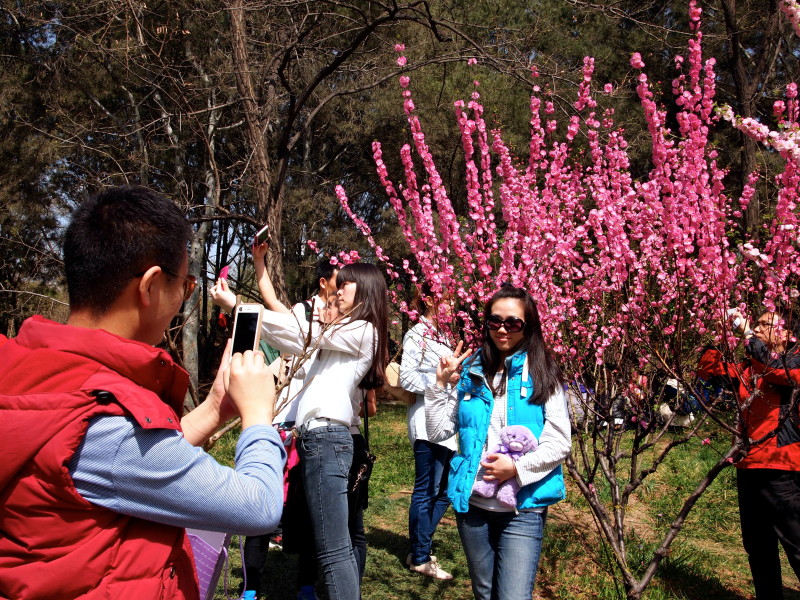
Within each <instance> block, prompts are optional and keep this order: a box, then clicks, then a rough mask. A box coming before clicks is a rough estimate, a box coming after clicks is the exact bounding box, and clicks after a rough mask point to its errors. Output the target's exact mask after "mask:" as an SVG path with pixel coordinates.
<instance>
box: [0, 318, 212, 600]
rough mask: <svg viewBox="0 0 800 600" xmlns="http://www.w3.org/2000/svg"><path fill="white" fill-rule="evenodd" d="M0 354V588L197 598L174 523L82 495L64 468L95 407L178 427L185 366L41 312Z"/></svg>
mask: <svg viewBox="0 0 800 600" xmlns="http://www.w3.org/2000/svg"><path fill="white" fill-rule="evenodd" d="M0 365H2V370H1V371H0V392H1V393H2V395H0V414H2V417H0V435H2V441H3V445H2V448H3V450H2V457H0V597H1V598H14V599H23V598H41V599H45V598H46V599H48V600H55V599H59V598H64V599H67V598H70V599H72V598H81V599H87V600H88V599H95V598H97V599H99V598H103V599H116V598H119V599H122V598H125V599H132V598H147V599H148V600H149V599H151V598H169V599H173V598H175V599H186V600H197V599H198V598H199V591H198V584H197V575H196V573H195V569H194V562H193V558H192V552H191V547H190V546H189V542H188V539H187V537H186V532H185V531H184V529H183V528H180V527H171V526H167V525H160V524H157V523H153V522H150V521H145V520H143V519H138V518H135V517H129V516H126V515H123V514H119V513H115V512H113V511H110V510H108V509H105V508H102V507H99V506H96V505H93V504H91V503H89V502H88V501H86V500H84V499H83V498H82V497H81V496H80V495H79V493H78V492H77V490H76V489H75V486H74V484H73V482H72V479H71V477H70V473H69V469H68V463H69V461H70V459H71V458H72V456H73V454H74V453H75V450H76V448H77V447H78V445H79V444H80V442H81V440H82V439H83V436H84V435H85V433H86V429H87V426H88V420H89V418H91V417H93V416H95V415H127V416H131V417H133V418H134V419H135V420H136V422H137V423H138V424H139V425H140V426H141V427H143V428H167V429H180V419H179V417H178V414H179V413H180V411H181V410H182V408H181V407H182V403H183V398H184V393H185V391H186V386H187V383H188V377H187V375H186V372H185V371H183V370H182V369H181V368H180V367H178V366H177V365H175V364H174V363H173V361H172V360H171V358H170V357H169V355H168V354H167V353H166V352H164V351H163V350H158V349H155V348H153V347H151V346H147V345H145V344H141V343H139V342H135V341H132V340H127V339H123V338H120V337H118V336H116V335H113V334H110V333H108V332H106V331H103V330H97V329H84V328H78V327H71V326H68V325H59V324H57V323H53V322H51V321H48V320H46V319H43V318H41V317H33V318H31V319H28V320H27V321H26V322H25V323H24V324H23V326H22V327H21V328H20V331H19V335H18V336H17V338H15V339H14V340H10V341H9V342H8V343H6V344H5V345H3V346H2V347H0ZM100 391H103V392H107V393H105V394H103V393H98V392H100Z"/></svg>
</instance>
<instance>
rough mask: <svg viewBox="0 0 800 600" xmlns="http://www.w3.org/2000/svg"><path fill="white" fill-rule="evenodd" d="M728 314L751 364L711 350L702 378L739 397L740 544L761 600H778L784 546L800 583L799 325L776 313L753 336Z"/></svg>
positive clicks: (735, 315)
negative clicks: (721, 383)
mask: <svg viewBox="0 0 800 600" xmlns="http://www.w3.org/2000/svg"><path fill="white" fill-rule="evenodd" d="M731 313H732V314H731V318H732V320H733V322H734V323H736V324H737V325H738V326H739V327H738V328H739V330H740V331H741V333H742V334H743V335H744V338H745V350H746V352H747V359H746V360H745V361H743V362H741V363H733V362H726V361H725V360H724V359H723V356H722V354H721V353H720V352H719V351H718V350H715V349H708V350H706V351H705V352H704V353H703V354H702V356H701V358H700V363H699V365H698V372H697V374H698V376H699V377H700V378H701V379H705V380H710V379H712V378H715V379H717V380H718V381H719V380H723V381H727V382H728V383H729V384H730V385H732V386H733V388H734V390H733V391H734V392H735V393H736V395H737V397H738V401H739V408H740V414H741V422H740V426H741V432H742V437H743V439H744V440H745V446H744V456H743V457H742V458H741V460H738V461H737V462H736V467H737V471H736V476H737V477H736V481H737V489H738V494H739V518H740V521H741V526H742V543H743V545H744V549H745V551H746V552H747V556H748V560H749V562H750V571H751V573H752V575H753V585H754V587H755V591H756V598H757V600H780V599H781V598H783V585H782V581H781V564H780V557H779V545H780V546H783V549H784V551H785V552H786V556H787V558H788V559H789V564H790V565H791V566H792V569H794V572H795V574H796V575H798V577H800V412H799V411H798V393H797V390H798V388H800V345H798V344H797V341H798V338H800V319H798V318H797V317H795V316H794V315H793V314H792V313H791V312H790V311H787V310H782V309H776V310H775V311H774V312H773V311H770V312H765V313H764V314H762V315H761V316H760V317H759V318H758V321H756V322H755V324H754V326H753V328H752V329H751V326H750V322H749V321H748V320H747V319H746V318H745V317H744V316H743V315H742V314H741V313H740V312H739V311H738V310H732V311H731ZM737 319H738V321H737Z"/></svg>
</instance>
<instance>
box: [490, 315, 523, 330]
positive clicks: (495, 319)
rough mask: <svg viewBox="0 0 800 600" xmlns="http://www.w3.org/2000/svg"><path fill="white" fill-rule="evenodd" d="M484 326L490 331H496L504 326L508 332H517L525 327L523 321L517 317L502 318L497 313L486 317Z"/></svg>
mask: <svg viewBox="0 0 800 600" xmlns="http://www.w3.org/2000/svg"><path fill="white" fill-rule="evenodd" d="M486 326H487V327H488V328H489V329H491V330H492V331H497V330H498V329H500V328H501V327H505V329H506V331H507V332H508V333H519V332H520V331H522V330H523V329H525V321H523V320H522V319H518V318H517V317H508V318H507V319H503V318H502V317H500V316H499V315H491V316H490V317H489V318H488V319H486Z"/></svg>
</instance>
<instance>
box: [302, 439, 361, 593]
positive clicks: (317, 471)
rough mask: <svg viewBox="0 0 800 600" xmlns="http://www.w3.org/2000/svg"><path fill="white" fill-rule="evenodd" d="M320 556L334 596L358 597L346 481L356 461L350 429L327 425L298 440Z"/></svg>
mask: <svg viewBox="0 0 800 600" xmlns="http://www.w3.org/2000/svg"><path fill="white" fill-rule="evenodd" d="M298 451H299V453H300V459H301V464H302V466H303V483H304V484H305V490H306V498H307V500H308V509H309V514H310V516H311V523H312V525H313V527H314V543H315V546H316V549H317V558H318V560H319V564H320V566H321V567H322V575H323V579H324V581H325V586H326V588H327V590H328V597H329V598H330V600H358V599H359V597H360V585H359V572H358V566H357V563H356V559H355V556H354V554H353V544H352V541H351V539H350V531H349V527H348V522H349V507H348V500H347V480H348V474H349V472H350V467H351V465H352V463H353V438H352V437H351V435H350V430H349V428H347V427H344V426H341V425H333V424H328V425H327V426H323V427H316V428H314V429H311V430H309V431H306V432H305V433H303V434H302V435H301V436H300V443H299V444H298Z"/></svg>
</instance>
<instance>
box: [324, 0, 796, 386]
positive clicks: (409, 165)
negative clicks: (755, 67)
mask: <svg viewBox="0 0 800 600" xmlns="http://www.w3.org/2000/svg"><path fill="white" fill-rule="evenodd" d="M787 4H788V3H787ZM689 16H690V20H691V27H692V31H693V32H694V36H693V38H692V39H690V40H689V44H688V52H687V53H686V56H685V57H683V56H679V57H676V60H675V63H676V71H677V74H676V76H675V79H674V80H673V81H672V93H673V95H674V97H675V104H676V105H677V107H678V112H677V114H675V115H674V120H673V121H672V122H674V123H675V124H676V125H674V126H672V125H670V124H669V123H670V122H669V121H668V120H667V113H666V109H665V108H664V107H662V106H660V105H659V104H658V103H657V102H656V101H655V94H654V92H653V90H652V88H651V85H650V83H649V80H648V77H647V74H646V73H645V72H644V71H642V70H643V69H644V68H645V64H644V62H643V61H642V58H641V56H640V55H638V54H634V55H633V57H632V58H631V65H632V67H634V68H636V69H638V70H640V71H642V72H641V73H640V74H639V75H638V86H637V94H638V97H639V100H640V103H641V106H642V110H643V117H644V119H645V121H646V123H647V130H648V132H649V137H650V144H651V147H652V150H651V162H652V168H651V170H650V172H649V173H648V174H647V176H645V177H643V178H641V179H639V180H636V179H635V178H634V177H633V175H632V173H631V168H630V161H629V157H628V152H627V151H628V142H627V140H626V139H625V135H624V131H623V130H621V129H620V128H619V127H618V126H617V125H616V124H615V121H614V113H613V110H612V109H605V110H603V109H601V108H600V107H599V105H598V101H597V99H596V96H600V95H602V94H603V93H605V94H609V93H611V92H612V91H613V86H612V85H611V84H604V85H599V86H596V85H595V82H594V60H593V59H591V58H588V57H587V58H586V59H585V60H584V66H583V79H582V81H581V83H580V85H579V87H578V91H577V98H576V100H575V102H574V104H573V107H574V113H573V114H572V115H571V116H570V118H569V120H568V122H567V123H566V127H565V130H564V133H563V134H562V135H559V134H558V132H559V123H558V122H557V120H556V119H555V118H554V117H553V114H554V112H555V109H554V107H553V103H552V101H551V100H550V99H549V95H548V94H547V92H546V91H545V92H542V88H541V86H540V85H538V84H537V85H534V87H533V94H532V96H531V101H530V110H531V117H530V135H531V139H530V144H529V147H528V151H529V155H528V157H527V160H526V161H520V160H519V159H517V158H516V157H515V156H514V155H513V154H512V151H511V149H510V147H509V146H508V145H507V143H506V142H505V141H504V139H503V136H502V132H501V131H499V130H490V129H489V128H487V124H486V122H485V120H484V112H483V106H482V104H481V102H480V95H479V93H478V92H477V89H476V90H475V91H473V92H472V94H471V97H470V99H469V100H468V101H463V100H461V101H458V102H456V103H455V118H456V122H457V124H458V128H459V132H460V138H461V147H462V150H463V153H464V158H465V165H466V171H465V187H466V201H467V204H466V213H465V214H461V215H459V214H457V213H456V211H455V209H454V207H453V204H452V202H451V201H450V198H449V195H448V192H447V190H446V189H445V187H444V185H443V181H442V178H441V176H440V175H439V172H438V170H437V167H436V164H435V161H434V158H433V156H432V155H431V152H430V149H429V147H428V146H427V143H426V139H425V134H424V132H423V130H422V126H421V124H420V121H419V117H418V116H417V114H416V109H415V106H414V103H413V101H412V94H411V90H410V89H409V85H410V80H409V78H408V77H407V76H403V77H402V78H401V81H400V86H401V94H402V96H403V103H404V109H405V113H406V118H407V121H408V125H409V128H410V134H411V140H410V143H409V144H406V145H404V146H403V147H402V148H401V149H400V158H401V161H402V165H403V170H404V179H403V181H404V184H403V185H399V186H398V185H395V183H394V182H393V181H392V179H391V178H390V176H389V173H388V170H387V168H386V165H385V163H384V161H383V153H382V152H383V150H382V147H381V144H380V143H379V142H374V143H373V148H372V149H373V157H374V160H375V163H376V166H377V173H378V177H379V179H380V181H381V184H382V185H383V187H384V190H385V191H386V194H387V197H388V198H389V201H390V203H391V205H392V207H393V209H394V211H395V213H396V215H397V220H398V223H399V226H400V228H401V230H402V232H403V235H404V236H405V238H406V240H407V241H408V244H409V246H410V249H411V253H412V254H413V256H414V258H415V262H416V264H415V265H414V264H411V263H409V261H407V260H406V261H403V262H402V264H401V265H394V264H393V263H392V262H391V260H390V259H389V257H388V256H385V253H384V252H383V250H382V249H381V248H380V247H379V246H377V245H376V244H375V241H374V239H373V238H372V237H371V232H370V231H369V227H368V226H367V225H366V223H364V222H363V221H362V220H361V219H359V218H358V217H357V216H356V215H355V214H353V212H352V211H351V210H350V208H349V206H348V202H347V197H346V195H345V192H344V190H343V189H342V188H341V187H338V188H337V190H336V193H337V196H338V197H339V200H340V202H341V204H342V206H343V207H344V209H345V210H346V211H347V212H348V214H349V215H350V216H351V218H353V220H354V222H355V223H356V224H357V225H358V227H359V228H360V229H361V230H362V232H363V233H364V235H365V236H367V239H368V240H369V241H370V243H371V244H372V246H373V248H374V249H375V252H376V255H377V256H378V257H379V259H380V260H381V261H383V262H384V263H385V264H386V266H387V272H388V273H389V274H390V277H392V278H394V279H397V278H398V277H399V274H400V272H404V273H405V274H406V275H407V276H408V278H409V279H410V280H411V281H412V282H414V283H416V282H418V281H419V280H420V279H424V280H425V281H426V282H428V283H429V284H430V286H431V289H432V291H433V294H434V296H436V297H437V298H438V299H440V300H449V299H456V301H457V302H456V303H457V305H458V307H459V308H460V311H458V312H457V313H456V314H455V316H456V317H460V318H461V319H462V323H465V324H466V330H465V333H466V336H467V338H468V340H469V339H470V338H474V337H476V336H477V335H479V331H478V330H477V329H476V324H475V323H473V321H471V320H470V316H471V315H474V314H475V313H476V311H480V308H481V306H482V304H483V303H484V302H485V301H486V300H487V299H488V297H490V296H491V294H492V293H493V292H494V291H495V290H496V289H497V288H498V287H499V285H500V284H501V283H504V282H510V283H512V284H513V285H515V286H520V287H523V288H525V289H527V290H528V291H529V292H530V293H531V295H532V296H533V298H534V300H536V302H537V304H538V307H539V312H540V315H541V320H542V325H543V329H544V332H545V335H546V337H547V338H548V340H549V342H550V344H551V347H552V349H553V350H554V351H555V352H556V353H557V354H558V355H560V356H561V357H562V359H563V360H564V361H569V363H570V364H571V365H572V366H573V368H574V369H575V371H576V372H577V371H580V370H581V369H582V368H585V367H586V366H588V365H590V364H591V363H602V362H604V361H607V360H610V359H611V358H612V357H613V356H619V352H620V349H621V348H636V354H637V356H638V358H639V359H640V362H641V363H647V362H650V363H652V364H659V365H660V364H663V363H662V361H663V360H664V358H663V357H664V356H665V354H666V353H668V352H670V351H673V350H674V348H675V347H677V346H680V344H681V339H682V336H683V335H685V332H687V331H691V332H692V334H698V335H700V336H706V335H711V334H713V333H714V331H713V330H714V329H715V324H716V323H718V322H720V321H724V320H725V311H726V309H727V308H728V307H729V306H731V305H733V304H739V303H740V302H742V298H743V293H744V292H746V291H748V288H749V286H751V285H752V282H753V281H757V282H758V283H757V285H758V286H761V287H760V288H759V291H760V292H761V293H762V294H763V295H764V296H765V297H767V299H768V301H769V300H774V299H776V298H777V297H779V296H780V295H781V294H784V293H786V290H785V289H784V288H783V286H784V283H785V282H786V281H787V277H788V276H789V275H795V276H800V256H799V255H798V245H799V244H798V233H800V222H798V198H797V195H798V190H800V176H799V175H798V171H797V169H798V165H797V164H795V163H794V162H793V161H792V160H790V159H791V157H792V153H791V152H789V150H788V149H785V153H784V151H782V154H784V156H785V157H786V158H787V164H786V170H785V171H784V173H783V174H781V175H780V176H779V178H778V184H779V189H780V191H779V198H778V209H777V211H776V217H775V219H774V221H773V222H772V223H771V224H770V225H769V231H770V234H771V235H770V237H769V239H768V240H767V241H766V242H765V243H761V244H758V243H756V242H755V241H753V240H750V241H748V242H747V243H746V244H743V245H741V246H737V247H733V246H731V243H730V241H729V240H730V239H731V238H732V237H733V236H732V235H731V234H732V233H734V232H735V230H736V228H737V227H738V225H737V219H738V218H739V217H740V216H741V213H740V212H739V210H740V208H743V207H746V205H747V203H748V201H749V199H750V198H751V197H752V195H753V192H754V186H755V182H756V176H755V175H753V176H752V177H751V183H750V185H749V186H747V187H746V188H745V190H744V191H743V193H742V195H741V197H739V198H730V197H729V196H728V195H727V194H726V193H725V187H724V178H725V175H726V172H725V171H724V170H723V169H722V168H720V167H719V165H718V164H717V151H716V150H715V149H714V147H713V145H712V144H711V143H710V136H711V131H712V129H713V128H714V127H715V126H716V125H717V124H718V121H719V120H720V115H719V114H717V112H716V111H715V110H714V97H715V92H716V88H715V81H716V80H715V70H714V69H715V60H714V59H713V58H710V59H708V60H705V61H704V60H703V57H702V32H701V31H700V16H701V11H700V9H699V8H698V7H697V5H696V3H695V2H694V0H692V1H691V2H690V4H689ZM532 74H533V76H534V79H535V81H538V74H537V72H536V69H535V68H534V69H533V70H532ZM596 88H598V89H596ZM796 96H797V90H796V86H795V87H793V88H790V89H789V90H788V91H787V102H786V103H785V104H783V105H782V106H780V105H779V106H778V107H777V109H778V112H779V114H780V119H781V123H782V124H783V125H782V133H788V132H793V135H794V136H795V137H791V136H787V137H786V138H785V139H793V140H795V141H796V134H797V121H798V107H797V98H796ZM724 116H725V114H724V113H723V117H724ZM762 138H763V140H764V141H765V142H766V141H768V140H773V137H772V136H770V134H769V133H765V134H764V135H763V136H762ZM782 139H783V138H782ZM770 143H773V144H774V142H772V141H771V142H770ZM786 144H787V148H788V142H786ZM748 244H749V245H748ZM401 307H402V309H404V310H406V311H408V307H406V306H405V304H403V303H401ZM450 318H452V317H450V316H448V315H445V314H442V315H440V320H441V321H440V324H441V325H444V324H446V323H447V320H448V319H450Z"/></svg>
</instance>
